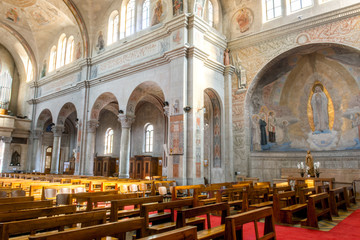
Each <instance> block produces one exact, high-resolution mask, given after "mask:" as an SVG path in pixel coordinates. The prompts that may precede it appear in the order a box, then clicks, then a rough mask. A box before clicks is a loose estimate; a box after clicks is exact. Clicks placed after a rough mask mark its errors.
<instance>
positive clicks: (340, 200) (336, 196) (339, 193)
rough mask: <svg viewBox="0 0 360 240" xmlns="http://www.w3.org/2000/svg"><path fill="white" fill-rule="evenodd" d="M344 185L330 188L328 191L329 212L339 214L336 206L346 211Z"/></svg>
mask: <svg viewBox="0 0 360 240" xmlns="http://www.w3.org/2000/svg"><path fill="white" fill-rule="evenodd" d="M346 191H347V190H346V187H342V188H335V189H331V190H330V192H329V196H330V208H331V214H332V215H334V216H339V212H338V208H342V209H344V210H345V211H347V207H346V205H347V202H346V197H345V194H346Z"/></svg>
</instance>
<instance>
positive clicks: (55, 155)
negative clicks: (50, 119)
mask: <svg viewBox="0 0 360 240" xmlns="http://www.w3.org/2000/svg"><path fill="white" fill-rule="evenodd" d="M51 131H52V132H53V133H54V142H53V149H52V157H51V169H50V173H52V174H58V173H59V163H60V149H61V135H62V132H63V131H64V126H61V125H57V126H53V127H52V128H51Z"/></svg>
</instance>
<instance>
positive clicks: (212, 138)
mask: <svg viewBox="0 0 360 240" xmlns="http://www.w3.org/2000/svg"><path fill="white" fill-rule="evenodd" d="M219 99H220V98H219V96H218V94H217V93H216V91H215V90H213V89H210V88H207V89H205V90H204V108H205V109H204V160H207V162H205V164H204V165H205V166H206V167H205V170H204V176H205V178H207V179H209V180H210V181H219V180H220V179H215V176H213V175H214V170H215V171H216V169H218V168H221V167H223V161H222V151H221V144H222V140H221V138H222V136H221V135H222V129H221V120H222V111H221V102H220V100H219Z"/></svg>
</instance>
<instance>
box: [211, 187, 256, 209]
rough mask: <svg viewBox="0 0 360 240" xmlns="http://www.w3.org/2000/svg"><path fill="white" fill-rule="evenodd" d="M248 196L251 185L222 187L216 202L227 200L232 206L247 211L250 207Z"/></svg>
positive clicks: (217, 194) (217, 193)
mask: <svg viewBox="0 0 360 240" xmlns="http://www.w3.org/2000/svg"><path fill="white" fill-rule="evenodd" d="M224 195H225V196H226V197H224ZM248 196H249V186H244V187H239V188H237V187H236V188H228V189H222V190H218V191H217V192H216V202H217V203H221V202H226V203H227V204H228V205H229V206H230V207H235V209H237V210H240V209H241V211H243V212H245V211H247V210H248V209H249V201H248Z"/></svg>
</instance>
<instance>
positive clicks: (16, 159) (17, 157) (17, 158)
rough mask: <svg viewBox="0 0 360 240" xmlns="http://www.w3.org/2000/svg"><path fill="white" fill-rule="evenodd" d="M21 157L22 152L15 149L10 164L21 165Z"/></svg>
mask: <svg viewBox="0 0 360 240" xmlns="http://www.w3.org/2000/svg"><path fill="white" fill-rule="evenodd" d="M20 159H21V156H20V154H19V153H18V152H17V151H15V152H14V153H13V154H12V156H11V162H10V166H20Z"/></svg>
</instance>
